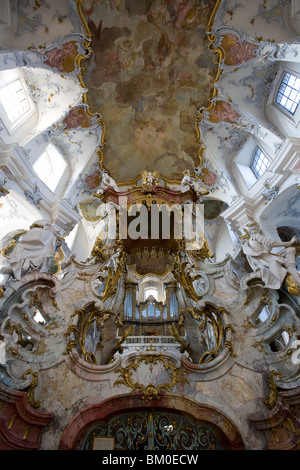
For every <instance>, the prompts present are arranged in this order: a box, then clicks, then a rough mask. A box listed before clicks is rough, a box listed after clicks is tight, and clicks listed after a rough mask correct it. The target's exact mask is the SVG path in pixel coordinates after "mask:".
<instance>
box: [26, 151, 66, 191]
mask: <svg viewBox="0 0 300 470" xmlns="http://www.w3.org/2000/svg"><path fill="white" fill-rule="evenodd" d="M66 166H67V163H66V161H65V159H64V158H63V157H62V155H61V154H60V153H59V151H58V150H57V148H56V147H55V146H54V145H52V144H49V145H48V146H47V148H46V150H45V151H44V152H43V153H42V155H41V156H40V157H39V158H38V159H37V160H36V161H35V163H34V164H33V169H34V171H35V172H36V173H37V175H38V177H39V178H40V179H41V180H42V181H43V183H45V185H46V186H48V188H49V189H50V190H51V191H53V192H54V191H55V189H56V187H57V185H58V183H59V181H60V180H61V177H62V175H63V173H64V171H65V169H66Z"/></svg>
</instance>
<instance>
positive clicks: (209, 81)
mask: <svg viewBox="0 0 300 470" xmlns="http://www.w3.org/2000/svg"><path fill="white" fill-rule="evenodd" d="M215 5H216V2H215V1H214V0H198V1H197V2H191V1H188V0H187V1H181V0H180V1H179V0H175V1H170V0H166V1H164V2H162V1H161V0H140V1H139V2H136V1H133V0H126V1H117V0H110V1H105V2H102V1H97V0H84V1H83V3H82V6H81V9H82V14H83V15H84V18H85V21H86V23H87V26H88V28H89V30H90V32H91V34H92V40H91V47H92V50H93V54H92V56H91V57H90V58H88V59H86V60H85V61H84V72H83V81H84V84H85V86H86V87H87V88H88V93H87V100H88V103H89V105H90V106H91V108H92V109H93V111H94V112H97V113H100V114H101V116H102V119H103V121H104V123H105V142H106V145H105V148H104V152H103V154H104V158H103V163H104V165H103V166H104V167H105V168H107V169H108V171H109V173H110V174H111V176H112V177H113V178H114V179H115V180H116V181H117V182H118V183H123V182H128V181H132V180H134V179H136V177H137V176H138V174H139V173H140V172H141V171H142V170H144V169H145V168H147V169H149V170H150V171H153V170H155V169H156V168H157V167H158V165H159V168H160V174H161V175H162V176H165V177H168V178H169V179H174V180H181V178H182V173H183V171H184V170H185V169H187V168H188V169H190V170H193V169H194V167H195V166H197V165H198V164H199V148H200V144H199V143H198V142H196V138H197V132H196V127H195V121H196V118H197V114H198V110H199V109H200V108H201V107H203V106H205V105H207V103H208V101H209V99H210V96H211V90H212V86H213V83H214V79H215V77H216V74H217V68H218V65H217V63H216V62H217V61H216V57H215V55H214V54H213V53H212V52H211V51H210V50H209V41H208V39H207V34H206V27H207V25H208V22H209V19H210V17H211V15H212V12H213V10H214V7H215Z"/></svg>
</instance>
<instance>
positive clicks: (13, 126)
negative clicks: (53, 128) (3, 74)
mask: <svg viewBox="0 0 300 470" xmlns="http://www.w3.org/2000/svg"><path fill="white" fill-rule="evenodd" d="M14 82H20V84H21V87H22V89H23V91H24V94H25V97H26V102H27V104H28V109H27V110H26V111H25V112H24V113H23V114H22V115H21V116H19V117H18V118H17V119H16V120H15V121H14V122H11V120H10V118H9V116H8V114H7V112H6V110H5V108H4V106H3V104H2V102H1V100H0V116H1V120H2V122H3V124H4V126H5V128H6V130H7V132H8V133H9V134H13V133H14V132H15V131H16V130H17V129H18V128H19V127H20V126H21V125H22V124H23V123H24V122H25V121H27V119H28V118H29V117H30V116H32V115H33V113H34V111H35V104H34V102H33V101H32V98H31V96H30V93H29V90H28V86H27V84H26V81H25V79H24V77H22V75H19V76H18V77H14V78H12V79H10V80H7V81H6V82H3V83H1V84H0V89H2V88H5V87H6V86H9V85H11V84H12V83H14Z"/></svg>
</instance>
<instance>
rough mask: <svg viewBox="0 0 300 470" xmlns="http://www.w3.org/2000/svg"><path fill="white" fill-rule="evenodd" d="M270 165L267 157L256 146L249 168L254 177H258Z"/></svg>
mask: <svg viewBox="0 0 300 470" xmlns="http://www.w3.org/2000/svg"><path fill="white" fill-rule="evenodd" d="M269 166H270V161H269V160H268V158H267V157H266V156H265V155H264V154H263V153H262V151H261V150H260V148H259V147H257V149H256V151H255V153H254V156H253V159H252V163H251V170H252V171H253V173H254V174H255V176H256V178H260V177H261V176H262V175H263V174H264V173H265V171H266V170H267V168H268V167H269Z"/></svg>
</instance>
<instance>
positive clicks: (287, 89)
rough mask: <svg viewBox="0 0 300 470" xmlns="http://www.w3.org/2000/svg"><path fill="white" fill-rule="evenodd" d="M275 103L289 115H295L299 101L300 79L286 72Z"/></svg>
mask: <svg viewBox="0 0 300 470" xmlns="http://www.w3.org/2000/svg"><path fill="white" fill-rule="evenodd" d="M275 101H276V103H277V104H279V105H280V106H282V107H283V108H284V109H286V110H287V111H288V112H289V113H291V114H295V111H296V109H297V106H298V103H299V101H300V78H298V77H295V75H292V74H290V73H288V72H286V73H285V74H284V76H283V79H282V81H281V83H280V87H279V90H278V92H277V95H276V100H275Z"/></svg>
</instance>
